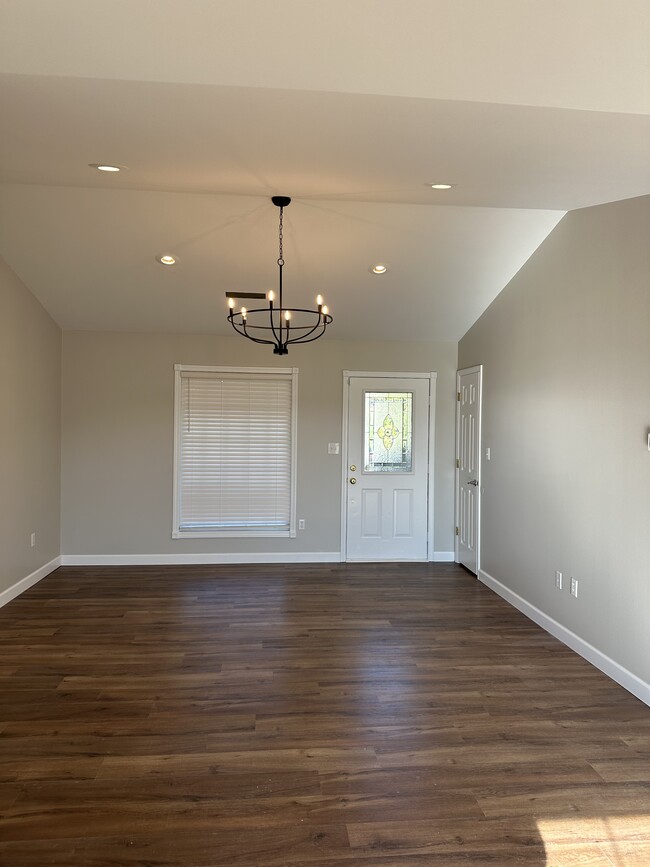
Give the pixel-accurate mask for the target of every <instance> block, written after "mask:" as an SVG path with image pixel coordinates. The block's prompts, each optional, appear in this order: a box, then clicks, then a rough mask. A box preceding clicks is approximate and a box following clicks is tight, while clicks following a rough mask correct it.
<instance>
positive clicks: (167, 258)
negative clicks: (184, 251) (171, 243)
mask: <svg viewBox="0 0 650 867" xmlns="http://www.w3.org/2000/svg"><path fill="white" fill-rule="evenodd" d="M156 262H160V264H161V265H175V264H176V263H177V262H178V256H172V255H171V253H165V254H164V255H163V256H156Z"/></svg>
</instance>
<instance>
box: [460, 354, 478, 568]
mask: <svg viewBox="0 0 650 867" xmlns="http://www.w3.org/2000/svg"><path fill="white" fill-rule="evenodd" d="M462 373H478V385H479V388H478V425H477V427H478V431H477V439H478V464H477V467H478V482H479V484H478V488H477V491H476V577H477V578H478V576H479V572H480V569H481V500H482V499H483V443H482V435H483V365H482V364H476V365H475V366H474V367H463V368H462V369H460V370H457V371H456V462H455V463H456V469H455V470H454V474H455V478H454V481H455V486H454V488H455V489H454V494H455V506H454V527H455V528H456V529H455V530H454V559H455V561H456V563H458V562H459V560H458V556H459V552H458V532H457V528H458V527H459V526H460V496H459V491H458V488H459V481H458V480H459V475H460V473H459V471H458V456H459V454H460V403H459V398H458V395H459V394H460V376H461V374H462Z"/></svg>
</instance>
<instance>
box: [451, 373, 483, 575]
mask: <svg viewBox="0 0 650 867" xmlns="http://www.w3.org/2000/svg"><path fill="white" fill-rule="evenodd" d="M481 376H482V370H481V368H480V367H471V368H468V369H467V370H459V371H458V375H457V388H458V393H457V398H458V401H457V408H458V412H457V417H456V440H457V451H456V454H457V460H456V467H457V470H456V513H457V519H456V520H457V525H456V560H457V562H458V563H462V564H463V566H465V567H466V568H467V569H469V570H470V572H473V573H474V574H475V575H476V574H478V566H479V539H480V520H479V518H480V515H479V510H480V489H481V479H480V472H481Z"/></svg>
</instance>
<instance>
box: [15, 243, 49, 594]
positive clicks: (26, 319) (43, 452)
mask: <svg viewBox="0 0 650 867" xmlns="http://www.w3.org/2000/svg"><path fill="white" fill-rule="evenodd" d="M60 382H61V330H60V329H59V327H58V326H57V325H56V324H55V323H54V322H53V320H52V319H51V318H50V317H49V316H48V314H47V313H46V312H45V310H44V309H43V307H41V305H40V304H39V303H38V301H37V300H36V299H35V298H34V296H33V295H32V294H31V292H30V291H29V290H28V289H27V288H26V287H25V286H24V285H23V284H22V283H21V282H20V280H19V279H18V277H17V276H16V275H15V274H14V272H13V271H12V270H11V269H10V268H9V266H8V265H7V264H6V263H5V262H4V261H3V260H2V259H0V406H2V416H1V418H2V420H1V422H0V456H1V457H0V592H2V591H3V590H6V589H7V588H8V587H11V586H12V585H13V584H15V583H16V582H17V581H20V580H21V579H22V578H26V577H27V576H28V575H30V574H31V573H32V572H34V571H36V570H37V569H39V568H40V567H41V566H43V565H45V564H46V563H49V562H50V561H51V560H52V559H53V558H54V557H57V556H58V554H59V550H60V549H59V542H60V478H61V414H60V406H61V385H60ZM32 532H35V533H36V546H35V547H34V548H31V547H30V536H31V533H32Z"/></svg>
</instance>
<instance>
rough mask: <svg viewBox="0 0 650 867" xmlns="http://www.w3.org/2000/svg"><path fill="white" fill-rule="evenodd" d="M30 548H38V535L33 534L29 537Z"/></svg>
mask: <svg viewBox="0 0 650 867" xmlns="http://www.w3.org/2000/svg"><path fill="white" fill-rule="evenodd" d="M29 547H30V548H35V547H36V533H32V535H31V536H30V537H29Z"/></svg>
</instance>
